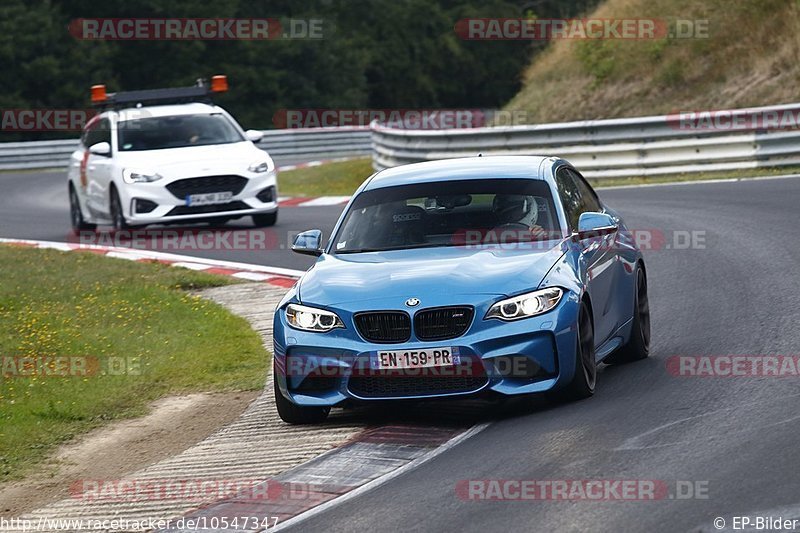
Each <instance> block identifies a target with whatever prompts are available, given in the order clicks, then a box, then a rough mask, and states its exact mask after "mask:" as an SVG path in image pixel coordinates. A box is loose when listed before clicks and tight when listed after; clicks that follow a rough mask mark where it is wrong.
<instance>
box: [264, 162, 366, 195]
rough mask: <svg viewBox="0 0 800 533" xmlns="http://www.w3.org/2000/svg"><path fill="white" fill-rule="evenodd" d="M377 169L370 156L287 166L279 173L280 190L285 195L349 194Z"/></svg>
mask: <svg viewBox="0 0 800 533" xmlns="http://www.w3.org/2000/svg"><path fill="white" fill-rule="evenodd" d="M374 172H375V171H374V170H373V169H372V159H370V158H364V159H352V160H350V161H341V162H337V163H328V164H326V165H320V166H318V167H307V168H298V169H297V170H287V171H286V172H281V173H280V174H279V175H278V190H279V191H280V194H281V195H285V196H347V195H349V194H353V191H355V190H356V189H357V188H358V186H359V185H361V183H362V182H363V181H364V180H365V179H367V178H368V177H370V176H371V175H372V174H373V173H374Z"/></svg>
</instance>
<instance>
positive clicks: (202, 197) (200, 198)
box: [186, 191, 233, 205]
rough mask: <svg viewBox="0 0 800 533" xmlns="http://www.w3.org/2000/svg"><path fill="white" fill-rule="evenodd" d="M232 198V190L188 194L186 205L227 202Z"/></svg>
mask: <svg viewBox="0 0 800 533" xmlns="http://www.w3.org/2000/svg"><path fill="white" fill-rule="evenodd" d="M232 198H233V193H232V192H230V191H226V192H209V193H205V194H189V195H187V196H186V205H214V204H227V203H228V202H230V201H231V199H232Z"/></svg>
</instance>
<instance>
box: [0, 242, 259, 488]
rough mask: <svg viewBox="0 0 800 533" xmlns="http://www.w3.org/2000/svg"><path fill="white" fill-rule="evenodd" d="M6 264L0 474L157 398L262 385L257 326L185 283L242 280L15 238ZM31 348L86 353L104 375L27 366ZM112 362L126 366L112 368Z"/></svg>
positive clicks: (3, 258) (15, 472)
mask: <svg viewBox="0 0 800 533" xmlns="http://www.w3.org/2000/svg"><path fill="white" fill-rule="evenodd" d="M0 272H2V284H0V361H2V365H3V366H1V367H0V481H5V480H9V479H17V478H20V477H22V476H23V475H24V474H26V473H27V472H29V471H31V470H32V469H35V468H36V467H37V466H38V465H41V461H42V460H43V459H44V458H45V457H46V455H47V453H48V452H49V451H50V450H52V448H53V447H54V446H55V445H57V444H59V443H62V442H64V441H67V440H68V439H70V438H72V437H74V436H76V435H78V434H80V433H83V432H86V431H88V430H89V429H92V428H94V427H97V426H99V425H101V424H103V423H104V422H106V421H109V420H114V419H120V418H128V417H133V416H139V415H142V414H144V413H145V412H146V405H147V404H148V402H151V401H152V400H155V399H157V398H159V397H163V396H166V395H169V394H175V393H186V392H194V391H225V390H254V389H258V388H260V387H262V386H263V384H264V381H265V377H266V369H267V363H268V359H269V354H268V353H267V352H266V350H265V349H264V347H263V345H262V343H261V339H260V338H259V336H258V334H256V333H255V332H254V331H253V330H252V329H251V328H250V327H249V325H248V323H247V322H246V321H245V320H244V319H242V318H240V317H237V316H234V315H232V314H231V313H229V312H228V311H227V310H225V309H224V308H222V307H221V306H219V305H217V304H214V303H212V302H210V301H208V300H205V299H202V298H200V297H198V296H194V295H191V294H189V293H188V292H186V290H185V289H194V288H203V287H211V286H218V285H225V284H228V283H232V280H229V279H226V278H223V277H220V276H213V275H209V274H203V273H200V272H193V271H190V270H184V269H179V268H173V267H168V266H165V265H160V264H145V263H135V262H131V261H125V260H118V259H109V258H104V257H101V256H98V255H95V254H91V253H79V252H72V253H63V252H58V251H54V250H37V249H32V248H23V247H17V246H0ZM22 357H36V358H42V357H85V358H86V359H85V360H84V359H79V360H78V361H89V363H88V365H87V366H88V368H89V369H90V370H93V371H94V372H90V375H80V374H81V373H80V372H76V373H77V374H78V375H73V376H53V375H48V376H42V375H39V376H36V375H20V367H22V361H21V360H20V358H22ZM39 360H40V361H41V359H39ZM112 362H117V363H119V362H122V363H123V364H122V365H121V366H119V367H118V368H119V369H122V370H125V372H124V373H123V374H122V375H118V373H119V370H117V371H111V372H108V370H109V369H110V365H111V363H112ZM27 368H28V369H29V368H30V367H27ZM60 368H62V367H59V369H60ZM22 370H23V371H25V368H23V369H22ZM76 370H77V368H76ZM28 371H29V372H30V370H28Z"/></svg>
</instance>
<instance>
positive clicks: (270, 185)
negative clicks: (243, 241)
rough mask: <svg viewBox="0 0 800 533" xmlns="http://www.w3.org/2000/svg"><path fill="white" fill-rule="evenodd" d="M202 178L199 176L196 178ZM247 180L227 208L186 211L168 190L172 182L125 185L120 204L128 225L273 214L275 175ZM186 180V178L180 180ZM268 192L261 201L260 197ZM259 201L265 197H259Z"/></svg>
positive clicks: (275, 201)
mask: <svg viewBox="0 0 800 533" xmlns="http://www.w3.org/2000/svg"><path fill="white" fill-rule="evenodd" d="M198 177H201V176H198ZM242 177H245V178H247V179H248V181H247V184H246V185H245V187H244V188H243V189H242V190H241V191H240V192H239V193H238V194H235V195H233V196H232V197H231V201H230V202H229V203H226V204H216V205H213V204H212V205H207V206H197V207H188V206H186V201H185V200H183V199H179V198H177V197H176V196H175V195H173V194H172V193H171V192H170V191H169V190H168V189H167V188H166V185H169V184H170V183H171V182H172V181H175V180H170V181H164V182H163V183H162V180H159V181H156V182H152V183H133V184H124V186H121V187H120V200H121V203H122V206H123V213H124V215H125V219H126V220H127V221H128V223H129V224H130V225H145V224H164V223H171V222H181V221H192V220H204V219H209V218H221V217H230V218H238V217H244V216H248V215H258V214H268V213H274V212H276V211H277V210H278V187H277V180H276V177H275V173H274V172H266V173H263V174H242ZM181 179H186V178H181ZM267 190H269V191H270V192H269V194H268V195H267V197H266V199H267V200H268V201H263V200H262V199H260V198H259V195H260V194H261V193H262V192H263V191H267ZM262 198H265V196H263V195H262ZM148 202H152V204H155V207H154V208H152V209H150V210H148V211H147V212H140V209H138V208H137V206H138V205H140V204H146V203H148Z"/></svg>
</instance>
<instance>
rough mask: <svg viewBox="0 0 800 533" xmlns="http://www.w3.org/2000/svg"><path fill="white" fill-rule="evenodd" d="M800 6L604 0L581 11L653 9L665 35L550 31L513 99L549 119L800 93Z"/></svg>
mask: <svg viewBox="0 0 800 533" xmlns="http://www.w3.org/2000/svg"><path fill="white" fill-rule="evenodd" d="M799 14H800V3H798V2H796V1H793V2H789V1H786V0H737V1H735V2H731V1H729V0H602V1H599V2H596V7H595V8H593V9H591V10H590V11H589V12H587V13H585V15H584V16H586V17H588V18H599V19H648V18H654V19H656V20H659V21H660V22H659V25H662V24H663V27H664V28H665V29H666V32H667V35H661V34H660V35H659V37H657V38H652V39H606V40H581V39H560V40H559V39H556V40H553V41H552V42H550V43H549V44H548V46H547V47H546V48H545V49H544V50H543V51H542V52H540V53H536V54H534V55H533V57H532V60H531V63H530V66H529V67H528V68H527V69H526V71H525V72H524V74H523V85H522V88H521V90H520V91H519V93H518V94H517V95H516V96H515V97H514V98H513V99H512V100H511V101H510V102H509V103H508V104H507V105H506V109H507V110H511V111H517V112H520V111H525V113H524V114H523V113H519V116H520V117H522V119H523V120H524V122H527V123H531V124H543V123H550V122H563V121H570V120H588V119H605V118H616V117H635V116H644V115H666V114H670V113H675V112H677V111H697V110H702V109H707V110H714V109H731V108H738V107H749V106H762V105H770V104H782V103H789V102H796V101H797V99H798V97H799V96H800V90H798V81H799V80H800V63H798V61H797V57H798V51H800V41H798V39H797V37H796V36H797V30H798V15H799ZM678 20H681V21H682V22H681V23H680V28H679V23H678ZM690 21H694V22H690ZM687 24H688V26H687ZM679 29H680V31H678V30H679ZM686 30H690V31H688V32H687V33H684V32H686Z"/></svg>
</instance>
